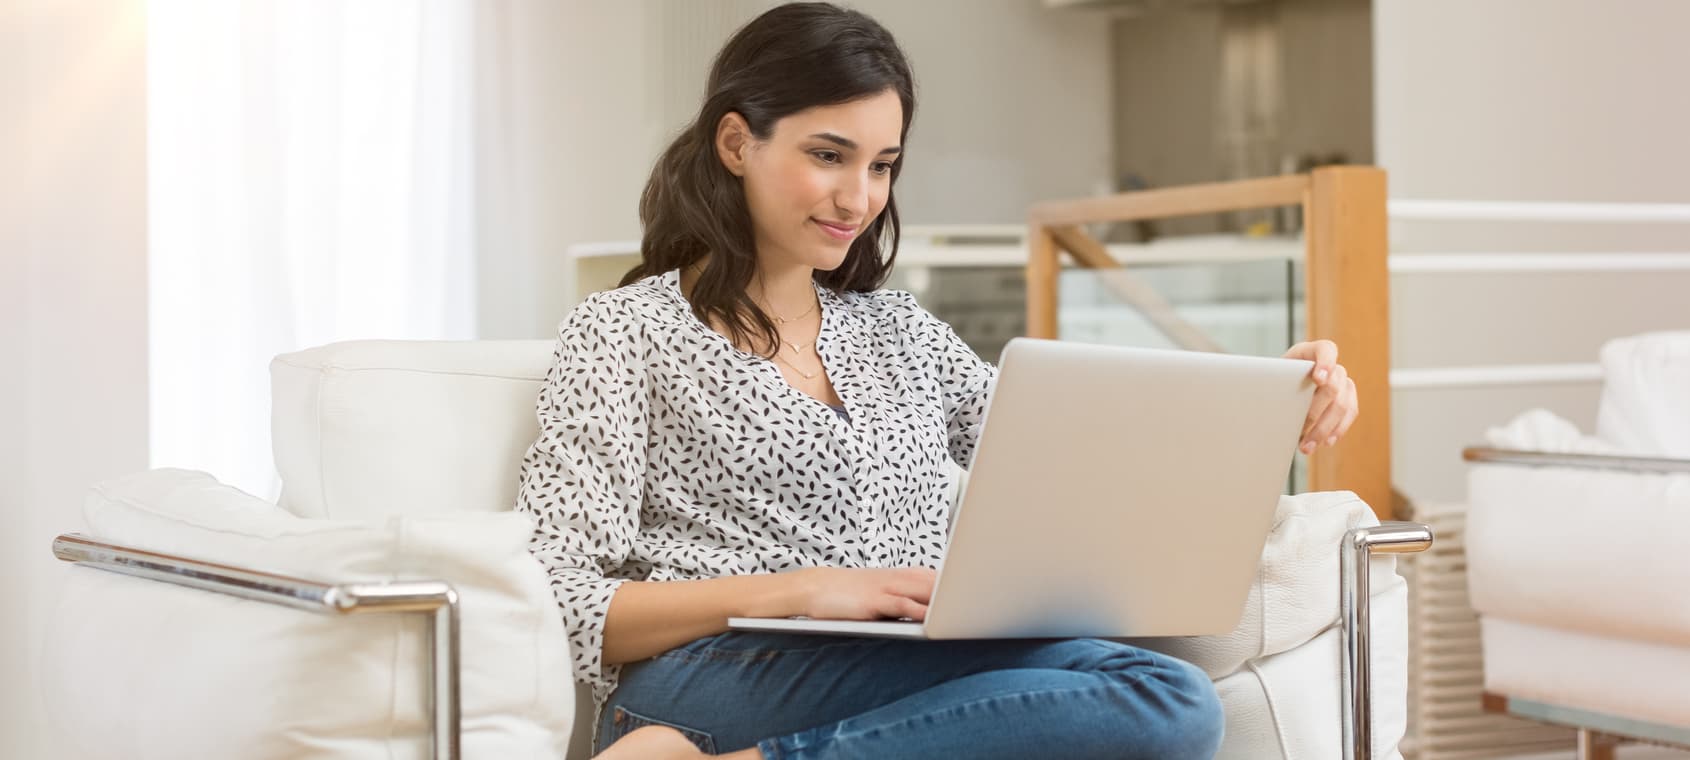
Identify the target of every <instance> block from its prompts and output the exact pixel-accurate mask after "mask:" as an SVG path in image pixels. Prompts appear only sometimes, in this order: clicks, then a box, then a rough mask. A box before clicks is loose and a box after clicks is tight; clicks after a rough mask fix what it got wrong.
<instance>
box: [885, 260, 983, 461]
mask: <svg viewBox="0 0 1690 760" xmlns="http://www.w3.org/2000/svg"><path fill="white" fill-rule="evenodd" d="M897 295H898V296H899V298H900V299H901V300H903V301H904V304H905V306H906V307H907V310H906V311H905V314H906V315H907V317H906V319H907V322H908V326H907V328H906V334H907V335H908V336H909V340H910V342H911V348H912V349H913V351H914V353H915V355H916V356H915V358H916V359H917V360H918V361H920V362H921V365H922V366H923V367H925V369H926V370H927V371H929V372H932V373H934V374H935V375H936V378H935V379H936V380H937V383H938V386H939V395H940V399H941V401H942V406H943V408H944V413H945V430H946V443H947V445H948V446H949V448H950V454H951V459H953V460H955V461H956V463H957V466H958V467H961V468H963V469H965V470H966V469H968V468H970V467H972V466H973V463H974V450H975V448H976V445H977V444H978V443H979V441H980V429H981V427H982V426H983V425H984V423H985V421H986V403H987V402H988V401H990V400H991V395H992V394H991V390H992V386H993V385H994V384H995V383H996V381H997V377H998V369H997V367H995V366H993V365H992V364H991V363H989V362H987V361H986V360H984V359H981V358H980V356H979V355H978V354H976V353H974V349H972V348H969V347H968V344H967V343H964V342H963V341H962V338H960V337H958V336H957V334H956V330H954V329H952V328H951V326H950V325H949V324H947V323H946V322H945V321H944V320H942V319H940V318H938V317H936V316H934V315H933V314H932V313H931V312H929V311H927V310H926V309H924V308H922V307H921V305H920V304H917V303H916V302H915V296H912V295H910V294H909V293H906V292H903V291H897Z"/></svg>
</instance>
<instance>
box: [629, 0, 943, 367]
mask: <svg viewBox="0 0 1690 760" xmlns="http://www.w3.org/2000/svg"><path fill="white" fill-rule="evenodd" d="M886 91H892V92H895V93H897V95H898V100H899V101H900V102H901V103H902V105H903V112H904V113H903V121H904V123H903V125H902V128H901V129H900V130H899V137H900V140H902V139H906V138H908V136H909V131H910V119H911V117H912V116H913V115H914V113H915V81H914V77H913V76H912V74H911V73H910V65H909V61H908V60H907V59H906V58H905V56H904V53H903V51H902V50H900V49H899V48H898V43H897V42H896V41H895V40H893V39H892V34H891V33H890V32H888V31H886V28H885V27H882V26H881V25H880V24H879V23H878V22H876V21H875V20H874V19H872V18H869V17H868V16H866V15H864V14H862V13H860V12H858V11H854V10H850V9H848V8H841V7H839V6H836V5H833V4H830V3H793V4H790V5H782V6H779V7H776V8H774V9H772V10H770V11H768V12H766V13H764V14H763V15H761V16H758V17H757V18H756V19H754V20H752V21H751V23H748V24H746V25H745V26H744V27H741V28H740V29H739V31H737V32H735V33H734V35H733V37H732V38H731V39H729V40H728V42H727V44H726V45H725V46H723V48H722V50H721V52H719V53H717V54H716V61H715V63H714V64H713V65H712V66H711V67H710V80H709V83H708V85H707V86H706V88H705V95H704V104H703V106H702V107H701V108H700V109H699V112H698V116H697V118H695V119H694V120H693V121H692V123H691V124H688V125H687V126H686V128H685V129H684V130H683V131H682V132H681V134H680V136H679V137H677V138H675V141H674V142H673V143H671V144H670V145H669V147H668V149H667V150H665V151H663V155H662V157H661V158H659V159H658V160H657V165H656V166H655V167H654V168H653V169H652V171H651V179H649V180H647V181H646V186H645V192H643V193H641V194H640V223H641V225H642V226H643V227H644V229H645V232H644V236H643V238H642V239H641V241H640V263H639V265H638V266H636V267H634V268H633V269H631V270H629V271H628V273H627V274H625V275H623V276H622V282H621V285H628V284H631V283H633V282H635V281H637V280H640V279H643V278H645V277H649V276H651V275H655V274H661V273H664V272H667V271H669V270H671V269H676V268H679V267H686V266H690V265H692V264H693V263H694V262H696V261H698V260H700V259H702V258H704V257H705V255H707V254H710V261H709V264H708V265H707V266H705V267H704V268H703V270H702V271H701V274H700V276H699V279H698V282H697V284H695V285H694V286H693V290H692V293H691V301H692V310H693V313H694V314H695V315H697V316H698V318H699V320H700V321H702V322H704V323H705V324H710V316H712V315H713V316H715V317H717V318H718V319H719V320H720V321H721V322H722V323H723V324H725V325H726V326H727V328H728V330H729V331H730V333H731V337H732V338H733V340H734V341H735V342H736V343H740V342H744V341H747V339H748V338H749V337H750V335H751V334H752V332H753V330H755V331H756V332H758V333H759V334H760V335H761V337H763V338H764V339H765V345H767V346H770V347H771V349H770V351H769V354H768V355H769V356H770V357H771V358H772V357H773V356H774V351H775V350H778V348H779V346H780V340H779V333H777V332H776V331H775V325H774V322H773V321H771V320H770V319H769V316H768V315H767V314H765V313H764V312H763V310H762V309H761V308H759V307H758V305H757V304H756V302H754V301H753V300H751V298H750V296H748V295H746V292H745V291H746V287H747V286H748V285H749V284H750V283H751V278H752V276H753V275H754V274H755V273H756V269H757V250H756V244H755V236H754V234H753V232H752V225H751V212H750V210H749V208H748V207H747V205H746V200H745V188H744V186H743V184H742V180H741V178H739V177H737V176H735V175H734V174H733V173H732V172H729V171H728V169H727V167H725V166H723V165H722V162H721V159H720V158H719V157H718V156H717V155H716V145H715V143H716V128H717V125H718V123H720V122H721V120H722V117H723V116H725V115H727V114H728V113H738V114H739V115H741V116H743V117H744V118H745V121H746V123H747V124H749V125H750V128H751V133H752V136H753V137H755V138H756V139H758V140H767V139H769V138H770V137H771V136H772V135H773V133H774V127H775V122H777V121H779V120H780V119H782V118H784V117H786V116H790V115H792V114H794V113H798V112H799V111H803V110H805V109H808V108H814V107H817V106H829V105H837V104H840V103H849V102H852V101H855V100H860V99H863V98H868V97H873V96H875V95H878V94H880V93H882V92H886ZM903 163H904V160H903V156H902V155H900V156H898V157H897V158H896V159H895V160H894V161H893V163H892V173H891V175H892V180H893V182H894V183H895V182H896V181H897V178H898V173H899V171H900V170H901V169H902V167H903ZM898 236H899V227H898V206H897V203H896V201H895V199H894V198H893V195H892V193H891V191H890V190H888V191H887V196H886V208H885V209H884V210H882V211H881V213H880V215H879V216H878V217H875V219H874V220H873V221H872V222H871V223H870V224H869V225H868V227H867V229H865V230H863V232H862V234H861V235H859V236H858V238H857V239H856V241H854V242H853V243H852V244H851V249H850V251H849V252H847V254H846V256H845V261H844V262H843V263H841V264H840V265H839V267H838V268H836V269H833V270H831V271H821V270H817V271H816V273H815V280H816V282H818V283H820V284H821V285H822V286H824V287H826V288H827V289H828V290H830V291H832V292H834V293H840V292H843V291H871V290H875V289H877V288H879V287H880V286H881V285H882V284H884V283H885V282H886V275H887V273H888V272H889V271H890V270H891V268H892V263H893V261H894V260H895V259H896V258H897V251H898ZM883 249H884V250H885V251H886V253H885V254H884V256H883V255H882V250H883Z"/></svg>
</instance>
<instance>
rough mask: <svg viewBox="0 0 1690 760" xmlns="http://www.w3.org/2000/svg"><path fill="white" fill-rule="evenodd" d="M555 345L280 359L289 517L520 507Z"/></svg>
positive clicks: (279, 433)
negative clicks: (526, 453)
mask: <svg viewBox="0 0 1690 760" xmlns="http://www.w3.org/2000/svg"><path fill="white" fill-rule="evenodd" d="M553 343H554V341H549V340H479V341H399V340H360V341H347V342H342V343H331V344H329V345H326V346H319V347H317V348H311V349H307V350H304V351H296V352H294V353H290V354H282V355H281V356H278V357H276V358H275V359H274V360H273V361H271V362H270V382H271V386H272V387H271V391H272V402H271V416H272V421H271V430H272V438H273V443H272V448H273V449H274V452H275V457H276V469H277V470H278V471H279V472H280V473H281V476H282V495H281V500H280V501H281V505H282V507H283V508H284V509H286V510H288V511H289V512H292V513H294V514H296V515H300V516H302V517H332V518H380V517H385V516H387V515H401V514H402V515H441V514H453V513H458V512H464V511H475V512H504V511H509V510H510V509H512V508H514V507H515V506H516V486H517V475H518V472H517V469H518V465H519V463H520V462H521V461H522V452H523V450H524V449H526V448H527V447H528V445H529V444H531V443H533V442H534V438H535V436H537V435H539V429H540V428H539V421H538V420H537V419H536V418H535V416H534V399H535V398H536V397H537V396H538V395H539V393H540V384H541V382H542V381H544V380H545V377H546V371H547V369H548V368H549V367H550V366H551V352H552V348H553Z"/></svg>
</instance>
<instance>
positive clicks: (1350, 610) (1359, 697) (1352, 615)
mask: <svg viewBox="0 0 1690 760" xmlns="http://www.w3.org/2000/svg"><path fill="white" fill-rule="evenodd" d="M1430 548H1432V529H1431V528H1430V527H1428V526H1426V525H1422V524H1420V523H1411V522H1387V523H1381V524H1379V525H1370V526H1367V527H1365V528H1356V529H1354V530H1351V531H1350V532H1348V533H1345V534H1344V543H1343V546H1342V548H1341V549H1340V550H1339V555H1338V582H1339V589H1340V591H1339V600H1338V604H1339V607H1340V610H1339V618H1340V620H1339V623H1340V624H1341V625H1342V626H1343V635H1344V666H1343V667H1344V671H1343V679H1342V687H1341V689H1342V691H1341V694H1342V698H1343V705H1344V707H1343V740H1344V751H1343V757H1344V760H1367V759H1368V758H1371V757H1373V682H1372V680H1371V679H1372V661H1373V660H1372V657H1373V648H1372V623H1373V621H1372V619H1371V607H1372V604H1371V603H1372V595H1371V592H1370V590H1369V588H1368V585H1369V577H1368V565H1369V560H1370V559H1372V556H1373V553H1374V552H1384V553H1389V554H1409V553H1413V552H1423V551H1425V550H1427V549H1430Z"/></svg>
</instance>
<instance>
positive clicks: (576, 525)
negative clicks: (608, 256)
mask: <svg viewBox="0 0 1690 760" xmlns="http://www.w3.org/2000/svg"><path fill="white" fill-rule="evenodd" d="M816 292H817V295H818V296H819V297H820V299H821V307H822V309H821V312H822V324H821V332H820V334H819V336H818V337H817V338H816V350H817V351H818V352H820V354H821V357H822V360H823V362H824V363H825V365H826V368H827V374H828V377H829V379H830V380H831V381H832V382H833V388H834V391H835V392H837V393H838V394H839V397H840V399H841V400H843V401H844V402H845V403H844V411H843V413H839V412H836V411H835V409H833V408H830V407H829V406H828V405H827V404H824V403H823V402H821V401H819V400H817V399H815V398H813V397H811V396H809V395H808V394H805V393H804V392H802V391H800V390H798V389H796V388H794V387H792V386H791V385H790V384H788V383H787V382H786V379H785V378H784V377H782V376H781V373H780V369H779V368H778V367H777V366H776V365H775V364H774V363H773V362H771V361H770V360H768V359H765V358H763V357H761V356H757V355H755V354H750V353H746V352H744V351H741V350H739V349H738V348H736V347H735V346H734V345H733V344H732V342H730V341H729V340H728V339H727V338H726V337H724V336H722V335H721V334H719V333H717V332H715V331H714V330H712V329H710V328H709V327H708V326H706V325H705V324H704V323H703V322H700V321H699V320H698V318H697V317H695V316H694V315H693V313H692V311H691V306H690V305H689V304H688V302H687V300H686V297H685V296H683V295H682V294H681V290H680V270H673V271H670V272H667V273H664V274H661V275H653V276H651V277H647V278H645V279H643V280H640V281H638V282H635V283H633V284H630V285H628V286H626V287H623V288H618V289H616V290H610V291H604V292H601V293H595V294H593V295H592V296H590V297H588V298H587V299H586V300H585V301H583V302H582V303H581V304H580V305H579V306H577V307H576V308H575V309H574V310H573V311H571V312H570V314H569V316H568V317H566V318H565V319H564V321H563V323H562V324H561V325H560V326H559V335H558V341H557V345H556V348H555V349H554V352H553V361H552V367H551V369H550V371H549V372H548V373H547V375H546V382H545V385H544V386H543V388H542V390H541V392H540V397H539V402H538V407H539V409H538V413H539V419H540V435H539V438H538V440H536V441H535V442H534V444H533V445H532V446H530V447H529V449H528V451H527V453H526V454H525V455H524V456H523V459H522V474H521V485H520V490H519V494H518V509H520V510H522V511H523V512H526V513H528V514H529V515H530V516H532V518H533V519H534V520H535V523H536V529H535V533H534V539H533V541H532V543H531V545H530V548H531V550H532V551H533V552H534V554H535V556H536V557H538V559H539V560H540V562H541V564H543V565H544V566H545V568H546V570H547V572H548V574H549V576H550V579H551V585H552V590H553V592H554V594H555V596H556V597H557V602H558V604H559V605H560V606H561V607H562V608H563V618H564V626H565V628H566V629H567V631H568V633H569V640H570V644H571V646H572V648H573V650H574V657H575V674H576V679H577V680H579V681H582V682H584V683H587V684H589V685H591V686H592V689H593V697H594V700H595V702H596V704H597V705H598V706H601V707H602V706H603V704H604V702H605V699H606V698H607V697H608V696H609V695H610V693H611V691H612V690H613V689H614V688H615V686H616V679H617V674H618V671H619V670H620V668H619V667H618V666H615V665H610V666H606V665H603V664H602V663H601V661H600V653H601V651H602V649H603V642H604V621H605V614H606V612H607V610H608V609H609V607H610V598H611V596H612V595H613V594H614V593H615V592H616V588H617V586H619V585H620V584H621V583H622V582H623V581H626V580H650V581H669V580H683V579H696V578H713V577H718V576H724V575H748V574H754V573H776V572H781V571H785V570H792V569H795V568H800V567H815V566H836V567H913V566H927V567H933V566H937V564H938V562H939V557H940V553H941V550H942V549H943V547H944V545H945V541H946V532H947V530H948V525H949V509H950V495H951V491H952V488H953V486H954V480H955V466H954V465H953V464H952V462H953V461H954V462H955V465H959V466H961V467H963V468H967V467H968V466H969V463H970V462H971V461H972V459H973V457H974V447H975V442H976V441H977V440H978V438H979V434H980V426H981V423H982V422H983V418H984V415H985V410H986V401H987V398H988V397H989V395H990V394H989V391H990V389H991V387H992V384H993V381H994V380H995V379H996V377H997V370H996V368H994V367H993V366H992V365H991V364H988V363H987V362H985V361H982V360H981V359H980V358H979V357H978V356H976V355H975V354H974V352H973V351H972V350H970V349H969V348H968V346H967V344H965V343H963V342H962V340H961V339H960V338H958V337H957V335H956V333H955V332H953V331H952V330H951V328H950V326H949V325H947V324H945V323H944V322H943V321H941V320H940V319H938V318H937V317H935V316H933V315H932V314H930V313H928V312H927V311H926V310H925V309H923V308H921V307H920V306H918V305H917V304H916V302H915V298H914V297H913V296H911V295H910V294H909V293H906V292H903V291H892V290H879V291H874V292H869V293H855V292H846V293H840V294H835V293H833V292H831V291H829V290H827V289H826V288H824V287H822V286H820V285H819V284H818V285H816Z"/></svg>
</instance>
